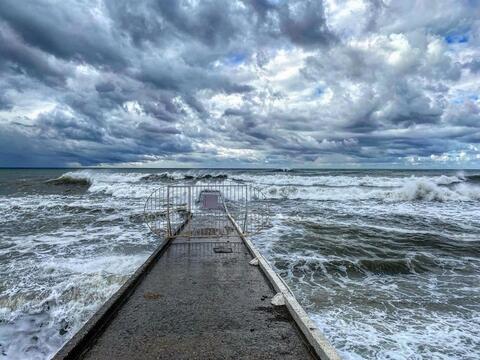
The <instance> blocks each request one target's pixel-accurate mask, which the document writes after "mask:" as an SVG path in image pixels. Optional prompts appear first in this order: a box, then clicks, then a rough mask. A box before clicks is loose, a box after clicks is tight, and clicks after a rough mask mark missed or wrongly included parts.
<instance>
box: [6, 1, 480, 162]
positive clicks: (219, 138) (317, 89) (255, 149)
mask: <svg viewBox="0 0 480 360" xmlns="http://www.w3.org/2000/svg"><path fill="white" fill-rule="evenodd" d="M479 64H480V2H479V1H477V0H442V1H436V0H429V1H427V0H424V1H420V0H417V1H414V0H403V1H393V0H342V1H341V0H324V1H320V0H318V1H303V0H297V1H287V0H241V1H240V0H239V1H220V0H206V1H193V0H191V1H186V0H185V1H173V0H172V1H168V0H144V1H137V2H131V1H127V0H85V1H81V2H78V1H61V2H56V1H47V0H35V1H34V0H31V1H25V2H19V1H13V0H3V1H1V2H0V166H96V165H121V166H129V165H132V166H133V165H134V166H176V165H178V166H206V167H207V166H214V167H215V166H223V167H246V166H259V167H265V166H275V167H315V166H335V167H357V166H360V167H361V166H363V167H375V166H379V167H390V166H394V167H405V166H408V167H412V166H425V167H437V166H441V167H461V168H462V167H464V168H467V167H478V166H479V165H480V135H479V134H480V71H479V69H480V66H479Z"/></svg>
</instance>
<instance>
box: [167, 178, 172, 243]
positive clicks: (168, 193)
mask: <svg viewBox="0 0 480 360" xmlns="http://www.w3.org/2000/svg"><path fill="white" fill-rule="evenodd" d="M167 234H168V237H171V236H172V225H171V224H170V185H168V186H167Z"/></svg>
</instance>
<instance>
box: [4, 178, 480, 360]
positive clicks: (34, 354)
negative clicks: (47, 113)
mask: <svg viewBox="0 0 480 360" xmlns="http://www.w3.org/2000/svg"><path fill="white" fill-rule="evenodd" d="M209 181H230V182H238V183H246V184H252V185H254V186H256V187H258V188H259V189H261V191H262V192H263V194H264V195H265V197H266V199H267V203H268V207H269V213H271V214H272V215H271V217H270V225H269V226H268V228H266V229H265V230H264V231H263V232H261V233H259V234H256V235H254V236H253V237H252V240H253V242H254V243H255V244H256V245H257V247H258V248H259V250H260V251H261V253H262V254H263V255H264V256H265V257H266V258H267V259H268V260H269V261H270V263H271V264H272V266H273V267H274V268H275V269H276V270H277V272H278V273H279V274H280V275H281V276H282V277H283V278H284V279H285V281H286V282H287V283H288V285H289V286H290V287H291V289H292V290H293V292H294V293H295V295H296V297H297V299H298V300H299V302H300V303H301V304H302V306H303V307H304V308H305V309H306V311H307V313H308V314H309V315H310V317H311V318H312V320H313V321H314V322H315V323H316V324H317V325H318V327H319V328H320V329H321V330H322V331H323V333H324V334H325V336H326V337H327V338H328V339H329V341H330V342H331V343H332V344H333V345H334V346H335V348H336V349H337V350H338V351H339V353H340V354H341V356H342V357H343V358H345V359H355V360H356V359H480V171H446V170H444V171H440V170H429V171H426V170H422V171H420V170H415V171H410V170H409V171H406V170H296V169H295V170H288V169H255V170H242V169H0V359H3V358H5V359H49V358H51V357H52V356H53V355H54V354H55V352H56V351H58V350H59V349H60V348H61V346H62V345H63V344H64V343H65V342H66V341H67V340H68V339H69V338H71V337H72V336H73V335H74V334H75V332H76V331H77V330H78V329H79V328H80V327H81V326H82V325H83V324H84V323H85V322H86V321H87V320H88V319H89V318H90V317H91V316H92V315H93V314H94V313H95V311H96V310H97V309H99V307H100V306H101V305H102V304H103V303H104V302H105V301H106V300H107V299H108V298H109V297H110V296H111V295H112V294H113V293H114V292H115V291H116V290H118V289H119V287H120V286H121V285H122V284H123V283H124V282H125V281H126V280H127V278H128V277H129V275H130V274H132V273H133V272H134V271H135V270H136V269H137V268H138V267H139V266H140V265H141V264H142V263H143V262H144V261H145V260H146V259H147V257H148V256H149V255H150V254H151V253H152V251H153V250H154V249H155V248H156V246H158V244H159V242H160V239H159V238H158V237H156V236H155V235H153V234H151V233H150V232H149V230H148V227H147V226H146V225H145V223H144V220H143V207H144V203H145V200H146V199H147V197H148V195H149V194H150V193H151V192H152V191H153V190H155V189H156V188H158V187H161V186H164V185H166V184H172V183H178V182H185V183H205V182H209Z"/></svg>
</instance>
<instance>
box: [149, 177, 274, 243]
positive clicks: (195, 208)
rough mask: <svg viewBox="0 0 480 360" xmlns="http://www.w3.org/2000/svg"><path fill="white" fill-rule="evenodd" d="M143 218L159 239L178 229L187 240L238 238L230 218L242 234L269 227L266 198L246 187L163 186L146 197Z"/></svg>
mask: <svg viewBox="0 0 480 360" xmlns="http://www.w3.org/2000/svg"><path fill="white" fill-rule="evenodd" d="M144 215H145V222H146V223H147V225H148V227H149V228H150V229H151V231H152V232H153V233H155V234H157V235H159V236H161V237H173V236H175V235H177V234H178V233H179V232H180V230H181V236H186V237H228V236H237V235H238V233H237V230H236V229H235V228H234V227H233V226H232V223H231V220H230V218H229V216H230V217H231V219H233V221H235V223H236V224H237V225H238V227H239V228H240V230H241V231H242V234H243V235H250V234H254V233H257V232H259V231H260V230H262V229H263V228H265V227H266V226H267V225H268V207H267V203H266V200H265V196H264V195H263V193H262V192H261V191H260V190H259V189H257V188H255V187H253V186H251V185H249V184H225V183H210V184H195V185H188V184H176V185H166V186H164V187H161V188H158V189H156V190H155V191H153V192H152V194H151V195H150V196H149V197H148V198H147V201H146V202H145V209H144Z"/></svg>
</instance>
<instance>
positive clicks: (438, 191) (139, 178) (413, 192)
mask: <svg viewBox="0 0 480 360" xmlns="http://www.w3.org/2000/svg"><path fill="white" fill-rule="evenodd" d="M227 179H232V180H233V181H237V182H244V183H251V184H253V185H255V186H258V187H259V188H261V189H262V190H263V191H264V193H265V194H266V196H267V198H270V199H292V200H300V199H305V200H318V201H350V200H352V201H355V200H369V199H374V200H379V201H386V202H393V201H476V200H479V199H480V186H479V185H478V184H477V182H479V181H480V175H472V176H464V175H463V174H458V175H453V176H447V175H440V176H431V177H427V176H418V177H416V176H410V177H405V176H404V177H391V176H390V177H387V176H368V175H367V176H348V175H336V176H333V175H322V176H302V175H301V174H290V173H283V172H282V173H277V174H275V175H272V174H271V173H270V174H269V173H265V172H264V173H262V174H251V173H248V172H244V173H240V172H236V173H235V172H232V173H227V172H218V171H214V170H210V171H207V170H185V171H181V170H174V171H165V172H161V173H134V172H133V173H132V172H130V173H121V172H110V171H102V170H80V171H73V172H68V173H66V174H63V175H62V176H60V177H59V178H57V179H53V180H50V181H49V182H50V183H52V184H72V185H81V186H89V189H88V191H89V192H92V193H104V194H108V195H111V196H114V197H120V198H125V197H134V198H143V197H146V196H148V195H149V194H150V193H151V191H152V186H153V185H154V184H155V185H157V184H158V185H159V186H161V185H165V184H169V183H172V182H173V181H186V182H194V183H195V182H201V181H224V180H227Z"/></svg>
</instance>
